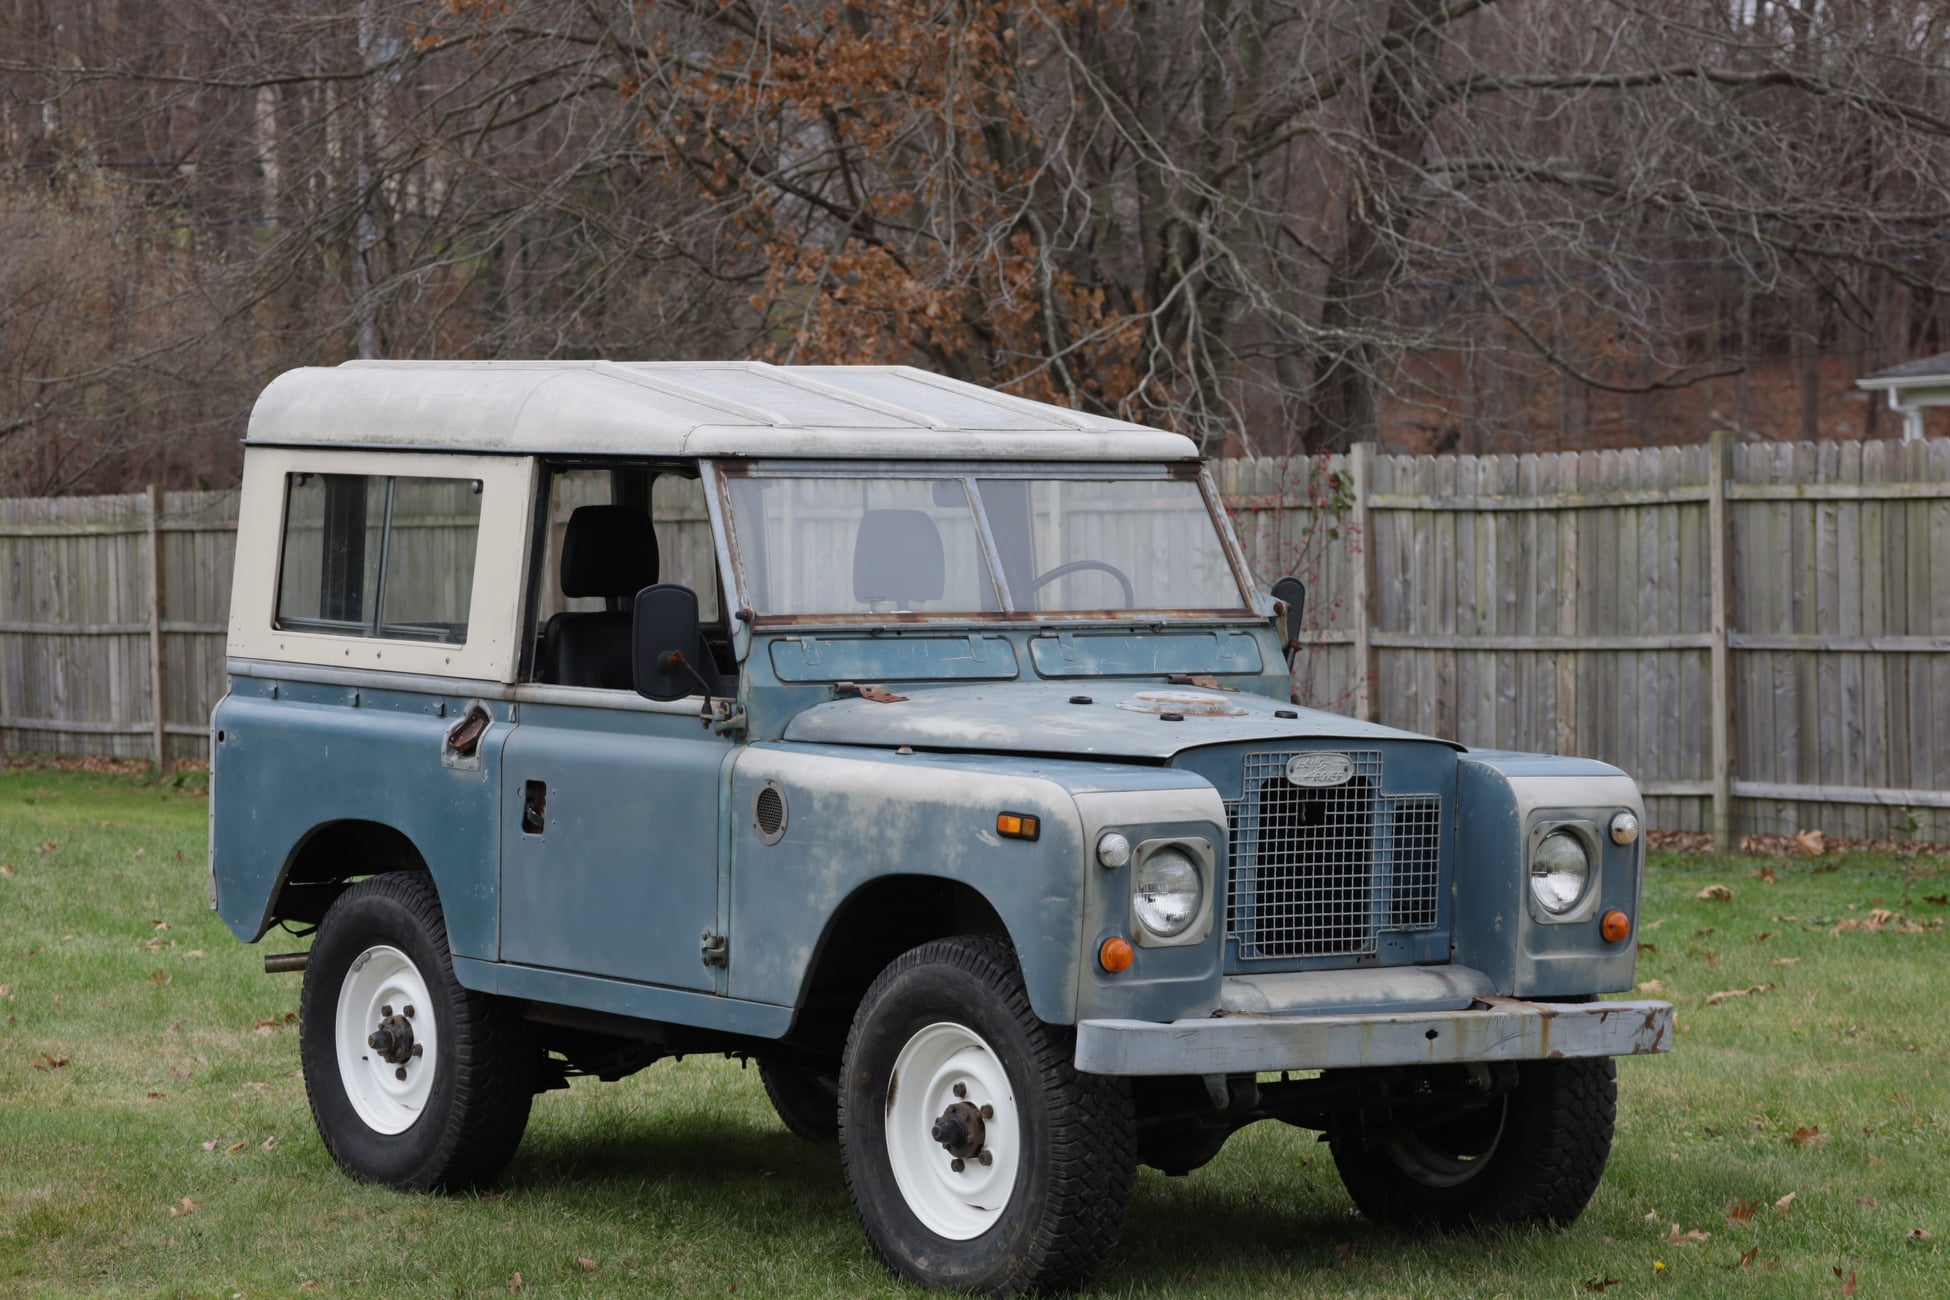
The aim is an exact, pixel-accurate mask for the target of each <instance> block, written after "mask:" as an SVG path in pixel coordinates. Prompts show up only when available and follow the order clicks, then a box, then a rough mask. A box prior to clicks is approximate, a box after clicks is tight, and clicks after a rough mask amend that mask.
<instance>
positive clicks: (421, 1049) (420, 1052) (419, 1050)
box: [413, 1043, 427, 1056]
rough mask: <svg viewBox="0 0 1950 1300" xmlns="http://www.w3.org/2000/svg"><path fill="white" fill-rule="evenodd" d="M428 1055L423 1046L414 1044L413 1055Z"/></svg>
mask: <svg viewBox="0 0 1950 1300" xmlns="http://www.w3.org/2000/svg"><path fill="white" fill-rule="evenodd" d="M426 1054H427V1049H426V1048H425V1047H424V1046H423V1045H421V1044H419V1043H415V1044H413V1055H415V1056H425V1055H426Z"/></svg>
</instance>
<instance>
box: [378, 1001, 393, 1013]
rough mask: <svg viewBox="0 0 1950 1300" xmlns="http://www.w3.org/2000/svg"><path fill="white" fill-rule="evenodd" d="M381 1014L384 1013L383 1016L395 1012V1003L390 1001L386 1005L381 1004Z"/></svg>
mask: <svg viewBox="0 0 1950 1300" xmlns="http://www.w3.org/2000/svg"><path fill="white" fill-rule="evenodd" d="M379 1014H380V1015H382V1016H390V1015H392V1014H393V1005H392V1003H390V1002H388V1003H386V1004H385V1005H383V1006H381V1007H380V1008H379Z"/></svg>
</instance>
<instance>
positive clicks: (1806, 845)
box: [1794, 831, 1828, 858]
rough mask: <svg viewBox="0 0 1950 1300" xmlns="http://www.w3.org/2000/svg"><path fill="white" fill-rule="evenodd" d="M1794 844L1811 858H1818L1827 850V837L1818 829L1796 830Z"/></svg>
mask: <svg viewBox="0 0 1950 1300" xmlns="http://www.w3.org/2000/svg"><path fill="white" fill-rule="evenodd" d="M1794 846H1795V847H1796V848H1798V849H1800V850H1801V851H1802V852H1803V853H1805V854H1807V855H1808V856H1809V857H1811V858H1818V857H1820V856H1821V855H1822V854H1824V853H1826V852H1827V851H1828V837H1827V836H1826V835H1823V834H1822V833H1821V832H1820V831H1797V832H1795V836H1794Z"/></svg>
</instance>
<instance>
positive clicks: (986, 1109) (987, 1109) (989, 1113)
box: [982, 1102, 995, 1119]
mask: <svg viewBox="0 0 1950 1300" xmlns="http://www.w3.org/2000/svg"><path fill="white" fill-rule="evenodd" d="M982 1118H983V1119H994V1118H995V1107H993V1106H991V1105H989V1104H988V1103H987V1102H983V1103H982Z"/></svg>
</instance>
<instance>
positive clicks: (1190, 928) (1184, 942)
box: [1125, 835, 1215, 948]
mask: <svg viewBox="0 0 1950 1300" xmlns="http://www.w3.org/2000/svg"><path fill="white" fill-rule="evenodd" d="M1167 851H1175V852H1177V853H1180V854H1182V855H1184V856H1185V857H1186V858H1187V859H1189V860H1190V862H1191V864H1192V870H1193V872H1194V873H1195V874H1196V876H1197V877H1198V887H1199V893H1198V902H1197V904H1196V905H1195V906H1194V908H1193V910H1192V916H1191V919H1190V921H1188V922H1187V923H1186V925H1185V928H1184V929H1182V930H1180V931H1178V932H1177V933H1176V934H1160V933H1158V932H1157V931H1156V930H1153V929H1152V928H1151V926H1150V925H1149V924H1147V923H1146V921H1145V919H1144V917H1143V916H1142V914H1141V913H1140V912H1139V910H1138V888H1137V885H1138V880H1139V878H1140V876H1142V874H1143V868H1144V866H1145V864H1146V863H1148V862H1149V861H1150V860H1151V859H1152V858H1153V857H1155V856H1157V855H1158V854H1160V853H1163V852H1167ZM1126 870H1128V871H1129V872H1130V873H1131V878H1130V881H1129V885H1128V893H1127V895H1126V901H1125V908H1126V916H1127V919H1128V921H1129V924H1130V936H1131V940H1132V942H1134V943H1136V944H1137V945H1138V946H1139V947H1140V948H1183V947H1189V946H1190V945H1193V944H1198V943H1203V942H1204V941H1205V940H1206V938H1207V937H1208V936H1210V934H1211V933H1212V891H1213V881H1214V874H1215V873H1214V869H1213V856H1212V845H1211V843H1210V842H1209V841H1207V840H1205V839H1203V838H1200V837H1198V836H1186V835H1167V836H1159V837H1157V838H1153V839H1147V840H1141V841H1139V842H1138V843H1137V844H1136V846H1135V847H1133V849H1132V850H1131V861H1130V864H1129V866H1128V867H1127V868H1126Z"/></svg>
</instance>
